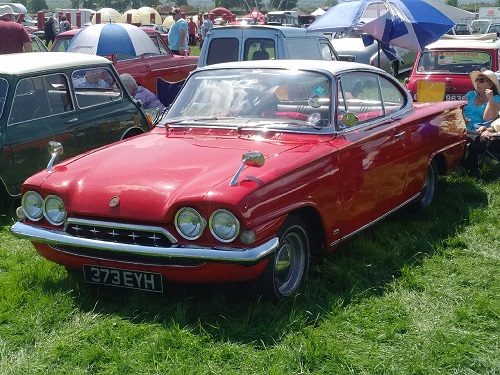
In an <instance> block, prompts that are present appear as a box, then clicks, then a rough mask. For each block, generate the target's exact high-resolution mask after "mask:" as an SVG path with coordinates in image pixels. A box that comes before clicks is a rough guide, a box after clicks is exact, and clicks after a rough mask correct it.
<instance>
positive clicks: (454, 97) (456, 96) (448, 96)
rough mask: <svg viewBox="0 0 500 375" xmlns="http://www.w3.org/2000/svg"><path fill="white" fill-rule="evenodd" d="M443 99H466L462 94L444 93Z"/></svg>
mask: <svg viewBox="0 0 500 375" xmlns="http://www.w3.org/2000/svg"><path fill="white" fill-rule="evenodd" d="M444 100H467V99H465V97H464V96H463V95H446V96H445V97H444Z"/></svg>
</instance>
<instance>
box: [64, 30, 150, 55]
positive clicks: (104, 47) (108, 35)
mask: <svg viewBox="0 0 500 375" xmlns="http://www.w3.org/2000/svg"><path fill="white" fill-rule="evenodd" d="M66 51H67V52H80V53H86V54H90V55H99V56H106V55H112V54H115V53H120V54H126V55H132V56H140V55H142V54H145V53H158V47H156V45H155V44H154V43H153V41H152V40H151V38H150V37H149V36H148V34H146V33H145V32H144V30H142V29H141V28H140V27H137V26H134V25H130V24H127V23H106V24H97V25H91V26H88V27H86V28H84V29H81V30H80V31H79V32H78V33H77V34H76V35H75V36H74V37H73V39H72V40H71V42H70V44H69V45H68V48H67V49H66Z"/></svg>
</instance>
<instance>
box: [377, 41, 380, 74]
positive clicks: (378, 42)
mask: <svg viewBox="0 0 500 375" xmlns="http://www.w3.org/2000/svg"><path fill="white" fill-rule="evenodd" d="M377 47H378V51H377V60H378V67H379V68H380V41H379V40H377Z"/></svg>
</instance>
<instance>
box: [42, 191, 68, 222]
mask: <svg viewBox="0 0 500 375" xmlns="http://www.w3.org/2000/svg"><path fill="white" fill-rule="evenodd" d="M43 215H44V216H45V218H46V219H47V220H48V222H49V223H51V224H53V225H61V224H63V223H64V220H66V208H65V207H64V203H63V201H62V199H61V198H59V197H58V196H57V195H49V196H48V197H47V198H45V200H44V201H43Z"/></svg>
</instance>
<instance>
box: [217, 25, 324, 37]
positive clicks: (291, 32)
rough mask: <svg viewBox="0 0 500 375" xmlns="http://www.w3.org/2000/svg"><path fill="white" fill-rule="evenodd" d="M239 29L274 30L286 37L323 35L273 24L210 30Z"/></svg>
mask: <svg viewBox="0 0 500 375" xmlns="http://www.w3.org/2000/svg"><path fill="white" fill-rule="evenodd" d="M241 29H249V30H251V29H253V30H259V29H260V30H266V29H267V30H275V31H279V32H281V33H283V35H285V36H286V37H294V36H300V37H304V36H307V35H311V36H316V37H317V36H318V35H321V36H322V37H325V35H324V34H323V33H320V32H315V31H314V32H307V31H306V29H302V28H300V27H290V26H273V25H228V26H223V27H215V28H213V29H212V32H224V30H241Z"/></svg>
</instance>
